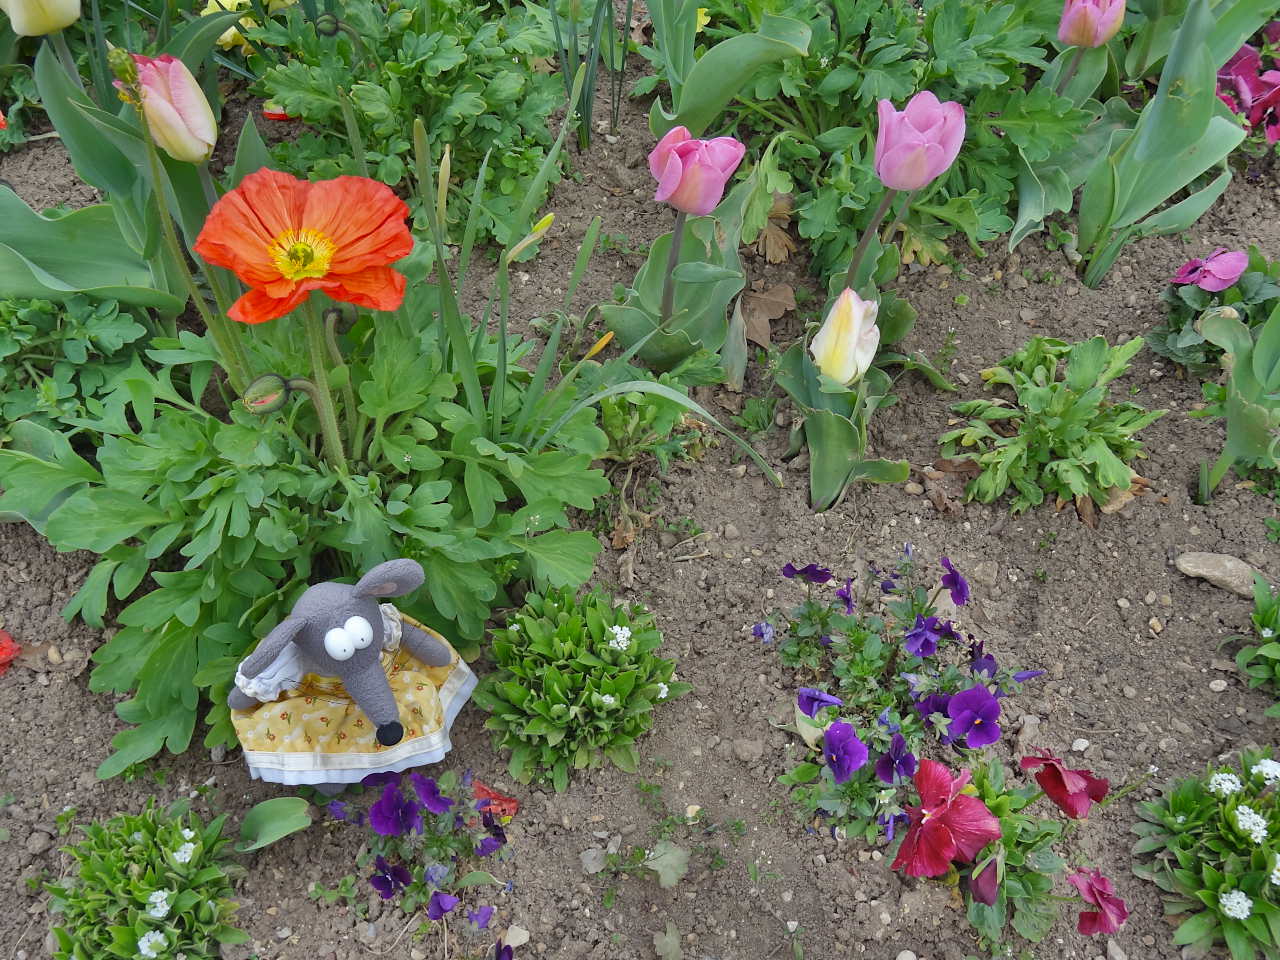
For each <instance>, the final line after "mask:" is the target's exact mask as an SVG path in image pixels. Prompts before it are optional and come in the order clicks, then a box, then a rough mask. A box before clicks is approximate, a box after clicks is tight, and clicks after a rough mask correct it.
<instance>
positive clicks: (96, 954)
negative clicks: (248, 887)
mask: <svg viewBox="0 0 1280 960" xmlns="http://www.w3.org/2000/svg"><path fill="white" fill-rule="evenodd" d="M225 819H226V817H225V816H221V817H217V818H216V819H214V820H212V821H210V822H209V823H208V824H204V823H202V822H201V821H200V818H199V817H197V816H196V815H195V814H194V813H192V812H191V810H190V804H188V803H187V801H185V800H180V801H178V802H177V803H175V804H173V805H172V806H170V807H169V808H167V809H165V810H160V809H157V807H156V804H155V801H154V800H151V801H149V802H148V804H147V808H146V809H145V810H144V811H143V812H142V813H141V814H139V815H137V816H127V815H126V816H119V817H115V818H114V819H112V820H109V821H108V822H106V823H91V824H88V825H87V826H84V827H82V828H81V830H82V832H83V833H84V837H85V838H84V840H83V842H81V843H79V844H76V845H75V846H70V847H66V848H64V850H65V852H66V853H67V854H69V855H70V856H71V858H72V859H73V860H75V861H76V863H77V864H78V866H79V870H78V873H77V874H76V875H75V876H73V877H71V878H70V879H68V880H64V881H62V882H60V883H56V884H47V885H46V889H47V890H48V891H49V893H50V894H52V897H53V899H52V904H51V911H52V913H53V914H54V915H55V916H58V917H60V919H61V922H60V923H57V924H56V925H55V926H54V927H53V935H54V938H55V940H56V946H55V947H54V950H53V955H54V957H55V958H56V960H100V958H106V957H119V958H128V960H135V958H136V960H152V958H155V957H165V958H173V957H177V956H179V955H183V954H185V955H186V957H187V958H188V960H200V958H215V957H218V956H220V955H221V945H222V944H234V943H244V942H245V941H246V940H248V935H247V934H246V933H245V932H244V931H243V930H240V929H238V928H236V927H234V926H232V925H231V919H232V915H233V914H234V912H235V910H236V907H237V904H236V903H235V902H234V901H233V900H232V899H231V893H232V889H231V878H232V876H233V874H234V873H235V872H236V871H238V870H240V869H241V868H240V867H238V866H236V865H235V864H233V863H229V862H227V860H226V859H225V853H224V847H225V846H226V845H227V843H229V842H230V841H229V840H227V839H226V838H225V837H223V835H222V826H223V822H224V821H225Z"/></svg>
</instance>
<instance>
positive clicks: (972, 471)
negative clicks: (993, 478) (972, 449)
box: [926, 457, 982, 479]
mask: <svg viewBox="0 0 1280 960" xmlns="http://www.w3.org/2000/svg"><path fill="white" fill-rule="evenodd" d="M933 469H935V470H941V471H942V472H943V473H958V474H960V475H961V476H962V477H966V478H968V479H972V478H974V477H976V476H977V475H978V474H980V473H982V467H981V466H980V465H979V464H978V461H977V460H970V459H968V458H967V457H956V458H948V457H939V458H938V459H937V460H935V461H933ZM926 476H928V474H926Z"/></svg>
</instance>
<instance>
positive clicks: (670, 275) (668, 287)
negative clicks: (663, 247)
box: [658, 210, 689, 327]
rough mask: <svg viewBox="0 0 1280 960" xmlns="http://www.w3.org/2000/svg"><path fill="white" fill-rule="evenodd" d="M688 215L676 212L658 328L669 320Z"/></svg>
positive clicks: (674, 296)
mask: <svg viewBox="0 0 1280 960" xmlns="http://www.w3.org/2000/svg"><path fill="white" fill-rule="evenodd" d="M688 216H689V215H688V214H687V213H685V212H684V211H683V210H677V211H676V225H675V228H674V229H673V230H672V233H671V250H670V251H669V252H668V253H667V276H666V279H665V280H664V281H663V284H662V316H661V317H660V318H659V321H658V326H659V327H664V326H666V324H667V321H669V320H670V319H671V310H672V308H673V307H674V306H675V301H676V281H675V277H674V274H675V272H676V267H678V266H680V247H681V246H682V245H683V244H684V222H685V220H686V219H688Z"/></svg>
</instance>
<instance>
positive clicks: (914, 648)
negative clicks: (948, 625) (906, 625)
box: [903, 613, 942, 658]
mask: <svg viewBox="0 0 1280 960" xmlns="http://www.w3.org/2000/svg"><path fill="white" fill-rule="evenodd" d="M940 639H942V629H941V627H940V626H939V621H938V618H937V617H926V616H924V615H923V614H919V613H917V614H916V625H915V626H914V627H912V628H911V629H910V630H908V631H907V634H906V636H905V637H904V638H903V646H905V647H906V648H907V653H909V654H911V655H912V656H913V657H921V658H924V657H932V656H933V655H934V654H935V653H937V652H938V641H939V640H940Z"/></svg>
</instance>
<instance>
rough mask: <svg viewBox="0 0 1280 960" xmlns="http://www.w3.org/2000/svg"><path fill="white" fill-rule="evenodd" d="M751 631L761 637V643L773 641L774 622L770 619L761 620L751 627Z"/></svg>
mask: <svg viewBox="0 0 1280 960" xmlns="http://www.w3.org/2000/svg"><path fill="white" fill-rule="evenodd" d="M751 633H752V634H753V635H754V636H756V637H758V638H759V639H760V642H761V643H773V624H772V623H769V622H768V621H761V622H760V623H757V624H756V625H755V626H754V627H752V628H751Z"/></svg>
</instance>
